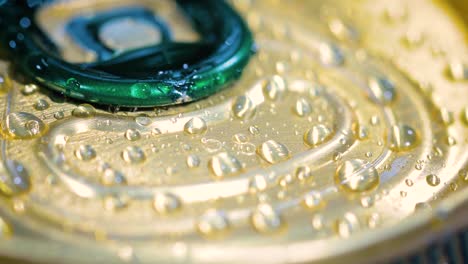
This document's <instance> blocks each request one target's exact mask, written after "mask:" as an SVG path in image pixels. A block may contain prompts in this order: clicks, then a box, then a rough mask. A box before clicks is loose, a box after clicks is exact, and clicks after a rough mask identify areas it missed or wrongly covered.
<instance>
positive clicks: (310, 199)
mask: <svg viewBox="0 0 468 264" xmlns="http://www.w3.org/2000/svg"><path fill="white" fill-rule="evenodd" d="M323 203H324V201H323V199H322V195H321V194H320V193H319V192H316V191H311V192H308V193H306V194H305V195H304V197H303V199H302V204H303V205H304V206H305V207H307V208H309V209H316V208H318V207H320V206H321V205H322V204H323Z"/></svg>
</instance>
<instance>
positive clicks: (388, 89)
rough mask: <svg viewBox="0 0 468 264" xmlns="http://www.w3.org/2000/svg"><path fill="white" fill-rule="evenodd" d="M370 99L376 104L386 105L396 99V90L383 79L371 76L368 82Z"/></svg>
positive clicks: (390, 83)
mask: <svg viewBox="0 0 468 264" xmlns="http://www.w3.org/2000/svg"><path fill="white" fill-rule="evenodd" d="M368 86H369V89H370V91H371V95H370V97H371V99H372V100H374V101H375V102H376V103H380V104H384V105H387V104H389V103H391V102H393V101H394V100H395V98H396V89H395V86H394V85H393V83H392V82H391V81H390V80H388V79H387V78H385V77H380V76H373V77H370V78H369V80H368Z"/></svg>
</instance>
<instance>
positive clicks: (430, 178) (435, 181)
mask: <svg viewBox="0 0 468 264" xmlns="http://www.w3.org/2000/svg"><path fill="white" fill-rule="evenodd" d="M426 182H427V184H429V185H430V186H433V187H434V186H437V185H439V183H440V178H439V177H438V176H437V175H435V174H429V175H427V176H426Z"/></svg>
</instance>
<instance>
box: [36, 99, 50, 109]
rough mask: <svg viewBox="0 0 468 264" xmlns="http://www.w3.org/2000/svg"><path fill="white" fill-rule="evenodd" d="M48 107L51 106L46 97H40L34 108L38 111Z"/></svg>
mask: <svg viewBox="0 0 468 264" xmlns="http://www.w3.org/2000/svg"><path fill="white" fill-rule="evenodd" d="M47 108H49V103H48V102H47V101H46V100H45V99H38V100H37V101H36V102H35V103H34V109H36V110H38V111H42V110H46V109H47Z"/></svg>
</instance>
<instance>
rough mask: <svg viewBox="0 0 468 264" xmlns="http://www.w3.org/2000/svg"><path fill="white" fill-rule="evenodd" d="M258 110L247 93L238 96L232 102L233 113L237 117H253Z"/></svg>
mask: <svg viewBox="0 0 468 264" xmlns="http://www.w3.org/2000/svg"><path fill="white" fill-rule="evenodd" d="M255 111H256V107H255V105H254V103H253V102H252V100H250V98H249V97H247V96H245V95H241V96H238V97H237V98H236V100H235V101H234V103H233V104H232V113H233V114H234V116H235V117H236V118H239V119H248V118H251V117H252V116H253V115H254V114H255Z"/></svg>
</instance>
